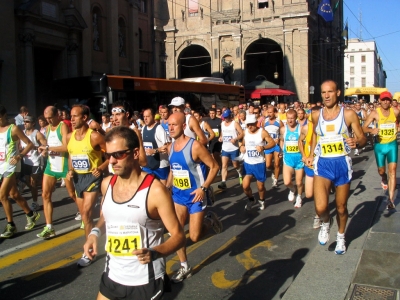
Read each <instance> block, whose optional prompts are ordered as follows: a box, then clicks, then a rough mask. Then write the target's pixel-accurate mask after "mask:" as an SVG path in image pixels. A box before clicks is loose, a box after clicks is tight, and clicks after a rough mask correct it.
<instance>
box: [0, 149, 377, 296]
mask: <svg viewBox="0 0 400 300" xmlns="http://www.w3.org/2000/svg"><path fill="white" fill-rule="evenodd" d="M372 154H373V152H372V151H365V152H362V153H361V155H360V156H358V157H353V165H354V173H353V178H354V182H355V184H352V193H353V192H355V190H356V193H357V195H359V194H360V193H368V187H365V188H364V189H363V190H360V187H359V186H358V185H357V183H356V182H357V180H359V179H360V178H362V177H363V176H364V175H365V170H367V169H368V167H369V166H370V164H371V159H370V157H371V155H372ZM230 175H232V177H231V178H230V180H228V182H227V185H228V189H227V190H225V191H220V190H218V188H217V183H216V184H214V190H215V192H216V202H215V204H214V206H213V207H212V208H210V209H211V210H213V211H214V212H216V213H217V214H218V216H220V219H221V220H222V223H223V226H224V230H223V232H222V233H221V234H218V235H215V234H214V233H213V232H212V231H210V233H209V235H207V236H206V237H205V238H204V239H202V240H201V241H200V242H198V243H196V244H193V243H192V242H191V241H190V240H188V248H187V252H188V260H189V264H190V265H191V266H192V268H193V269H194V274H193V276H192V277H191V278H188V279H186V280H185V281H184V282H182V283H180V284H173V285H172V291H171V292H170V293H166V294H165V299H202V300H208V299H213V300H215V299H281V298H282V296H283V295H284V293H285V291H286V290H287V289H288V288H289V286H290V285H291V283H292V282H293V280H294V278H295V277H296V275H297V274H298V273H299V272H300V270H301V269H302V268H303V266H304V265H305V263H306V262H307V258H308V256H309V253H310V252H311V251H312V250H313V249H314V247H317V246H318V241H317V235H318V230H315V229H313V228H312V221H313V217H314V213H315V212H314V206H313V202H312V201H310V200H308V199H305V200H304V204H303V206H302V207H301V208H300V209H296V208H294V207H293V204H294V203H293V202H289V201H288V200H287V195H288V190H287V189H286V188H285V187H284V186H283V183H282V180H281V178H280V180H279V182H278V183H279V188H278V189H271V188H270V187H271V179H270V178H268V179H267V182H266V187H267V197H266V200H267V201H266V203H267V207H266V209H265V210H263V211H260V210H258V208H257V207H254V208H253V209H252V210H251V211H250V212H248V211H245V209H244V207H245V204H246V200H245V196H244V194H243V191H242V189H241V187H240V185H239V182H238V180H237V179H236V178H234V177H233V176H234V175H235V172H231V173H230ZM268 176H270V174H268ZM252 188H253V192H255V191H256V187H255V182H253V184H252ZM23 196H24V197H26V198H27V199H30V194H29V193H28V192H27V191H26V192H25V193H24V195H23ZM257 197H258V196H257V195H256V199H257ZM330 198H331V199H330V200H331V206H330V207H331V208H332V210H334V209H333V208H334V205H333V203H332V200H333V199H334V196H333V195H331V197H330ZM53 199H54V200H53V201H54V220H55V221H54V226H55V229H56V233H57V237H56V238H53V239H50V240H45V241H43V240H40V239H39V238H37V237H36V234H37V233H39V232H40V231H41V230H42V228H43V226H44V225H45V224H44V223H45V222H44V217H43V216H42V217H41V218H40V220H39V222H38V223H37V226H36V227H35V228H34V229H33V230H31V231H24V225H25V223H26V220H25V216H24V214H23V212H22V211H21V210H20V209H19V207H17V206H16V205H15V204H14V205H13V208H14V216H15V222H16V224H17V228H18V229H19V233H18V234H17V235H16V236H15V237H14V238H12V239H0V296H1V298H2V299H45V300H47V299H48V300H54V299H95V297H96V295H97V292H98V285H99V280H100V276H101V273H102V271H103V269H104V263H105V262H104V257H105V253H104V251H103V252H102V253H101V255H99V257H98V258H97V260H96V261H95V262H94V263H93V264H92V265H91V266H89V267H87V268H82V269H81V268H77V266H76V261H77V260H78V259H79V257H80V256H81V255H82V245H83V243H84V237H83V230H80V229H79V226H80V223H79V222H78V221H75V220H74V217H75V213H76V206H75V204H74V203H73V202H72V200H71V199H69V198H68V195H67V192H66V190H65V188H61V187H59V188H57V190H56V192H55V193H54V196H53ZM28 201H29V203H30V202H31V200H28ZM350 201H351V197H350ZM39 203H41V199H39ZM40 213H41V214H43V212H42V211H40ZM97 214H98V212H97ZM0 224H1V226H5V224H6V221H5V216H4V211H3V210H2V209H1V210H0ZM1 229H2V228H1ZM166 238H168V237H167V236H166ZM102 242H103V244H104V237H103V238H102ZM103 244H102V245H103ZM350 247H351V246H350ZM329 254H330V255H334V254H333V253H329ZM178 268H179V260H178V258H177V256H175V255H171V256H170V257H168V258H167V272H168V273H169V274H172V273H173V272H174V271H176V270H177V269H178Z"/></svg>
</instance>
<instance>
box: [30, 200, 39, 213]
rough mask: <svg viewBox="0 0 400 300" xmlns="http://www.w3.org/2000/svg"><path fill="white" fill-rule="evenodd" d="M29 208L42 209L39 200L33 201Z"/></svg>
mask: <svg viewBox="0 0 400 300" xmlns="http://www.w3.org/2000/svg"><path fill="white" fill-rule="evenodd" d="M29 208H30V209H31V210H33V211H38V210H39V209H40V205H39V204H38V203H37V202H32V204H31V206H29Z"/></svg>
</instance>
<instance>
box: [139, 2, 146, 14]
mask: <svg viewBox="0 0 400 300" xmlns="http://www.w3.org/2000/svg"><path fill="white" fill-rule="evenodd" d="M140 12H141V13H147V2H146V0H140Z"/></svg>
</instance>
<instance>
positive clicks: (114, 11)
mask: <svg viewBox="0 0 400 300" xmlns="http://www.w3.org/2000/svg"><path fill="white" fill-rule="evenodd" d="M111 2H112V3H111ZM111 2H110V4H109V5H108V6H107V9H108V11H107V29H106V30H107V33H106V34H105V35H104V38H105V39H106V47H107V60H108V65H109V68H108V72H110V73H111V74H119V41H118V5H115V3H114V1H111ZM136 20H137V19H136Z"/></svg>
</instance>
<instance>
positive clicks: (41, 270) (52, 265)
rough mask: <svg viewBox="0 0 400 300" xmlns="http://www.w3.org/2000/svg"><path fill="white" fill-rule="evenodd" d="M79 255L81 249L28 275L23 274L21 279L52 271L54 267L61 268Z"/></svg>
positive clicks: (33, 277)
mask: <svg viewBox="0 0 400 300" xmlns="http://www.w3.org/2000/svg"><path fill="white" fill-rule="evenodd" d="M81 256H82V251H81V252H79V253H76V254H74V255H71V256H69V257H67V258H64V259H62V260H60V261H58V262H56V263H54V264H51V265H49V266H47V267H44V268H42V269H40V270H37V271H35V272H33V273H32V274H30V275H28V276H24V277H22V279H23V280H25V281H29V280H32V279H35V278H36V277H39V276H42V275H43V274H44V273H47V272H50V271H53V270H55V269H58V268H61V267H63V266H65V265H67V264H69V263H71V261H75V260H78V259H79V258H80V257H81Z"/></svg>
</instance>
